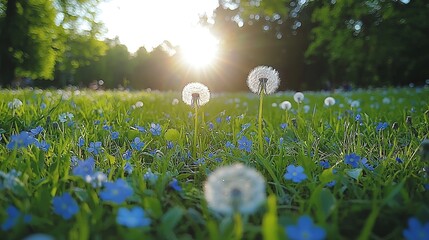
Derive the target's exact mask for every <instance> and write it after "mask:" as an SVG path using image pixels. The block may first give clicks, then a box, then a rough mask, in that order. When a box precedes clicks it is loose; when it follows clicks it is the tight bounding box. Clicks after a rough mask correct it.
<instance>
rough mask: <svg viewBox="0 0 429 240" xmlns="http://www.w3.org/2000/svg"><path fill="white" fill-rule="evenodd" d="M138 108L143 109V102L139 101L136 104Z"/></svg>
mask: <svg viewBox="0 0 429 240" xmlns="http://www.w3.org/2000/svg"><path fill="white" fill-rule="evenodd" d="M134 106H135V107H136V108H141V107H143V102H141V101H138V102H136V104H135V105H134Z"/></svg>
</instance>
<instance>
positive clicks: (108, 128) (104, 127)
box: [103, 125, 112, 131]
mask: <svg viewBox="0 0 429 240" xmlns="http://www.w3.org/2000/svg"><path fill="white" fill-rule="evenodd" d="M103 129H104V130H106V131H110V130H112V127H111V126H109V125H103Z"/></svg>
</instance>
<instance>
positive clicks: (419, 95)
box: [0, 88, 429, 239]
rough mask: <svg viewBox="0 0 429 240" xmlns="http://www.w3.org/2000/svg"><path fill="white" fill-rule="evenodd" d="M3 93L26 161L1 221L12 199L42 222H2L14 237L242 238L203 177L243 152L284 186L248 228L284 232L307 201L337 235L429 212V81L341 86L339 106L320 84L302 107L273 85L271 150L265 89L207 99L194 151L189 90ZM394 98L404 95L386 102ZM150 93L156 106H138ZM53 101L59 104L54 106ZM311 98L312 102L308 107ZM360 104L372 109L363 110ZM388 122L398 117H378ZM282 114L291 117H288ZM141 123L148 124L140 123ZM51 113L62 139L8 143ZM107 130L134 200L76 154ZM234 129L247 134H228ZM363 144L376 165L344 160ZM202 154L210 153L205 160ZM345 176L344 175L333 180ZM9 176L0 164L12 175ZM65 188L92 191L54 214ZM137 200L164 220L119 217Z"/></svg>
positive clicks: (11, 154)
mask: <svg viewBox="0 0 429 240" xmlns="http://www.w3.org/2000/svg"><path fill="white" fill-rule="evenodd" d="M0 96H1V100H0V101H1V102H0V110H1V111H0V132H1V136H2V140H1V141H0V171H2V172H3V173H5V174H6V173H9V172H10V171H11V170H12V169H15V170H16V171H19V172H21V175H20V176H19V177H18V178H16V179H14V181H15V183H16V185H15V187H14V188H12V189H10V188H4V185H3V187H0V206H1V207H0V223H4V222H5V221H6V219H7V218H8V214H7V213H6V207H7V206H9V205H13V206H15V207H16V208H18V209H19V210H20V211H21V212H23V213H26V214H30V215H32V220H31V222H29V223H23V222H19V223H17V224H16V225H15V226H14V227H13V228H12V229H10V230H7V231H2V230H0V236H2V237H1V238H2V239H21V238H23V237H25V236H28V235H30V234H32V233H46V234H49V235H51V236H53V237H55V239H229V238H232V237H234V236H235V234H236V233H235V232H234V231H237V229H234V226H233V222H234V220H233V218H232V217H222V216H220V215H219V214H217V213H215V212H213V211H211V210H210V209H208V208H207V203H206V202H205V200H204V192H203V184H204V181H205V180H206V179H207V176H208V175H209V174H210V172H212V171H214V170H215V169H216V168H217V167H219V166H223V165H229V164H232V163H237V162H241V163H243V164H245V165H248V166H251V167H253V168H255V169H257V170H258V171H259V172H261V173H262V174H263V176H264V177H265V179H266V181H267V195H269V196H270V197H269V199H268V201H267V204H265V205H264V206H261V208H260V209H259V210H258V211H257V212H256V213H255V214H252V215H250V216H243V218H242V219H241V221H242V223H243V229H242V231H243V238H244V239H262V238H263V237H264V236H265V237H266V239H272V238H274V237H278V239H284V238H285V237H286V234H285V232H284V228H285V227H286V226H288V225H291V224H295V223H296V219H297V218H298V217H299V216H302V215H304V214H307V215H309V216H311V217H312V219H313V220H314V222H315V223H316V224H317V225H318V226H321V227H322V228H324V229H325V231H326V233H327V239H357V238H360V239H401V238H402V231H403V230H404V229H406V228H407V220H408V218H410V217H417V218H418V219H420V221H421V222H428V221H429V217H428V216H429V205H428V201H429V191H428V190H426V189H425V184H428V183H429V179H428V178H427V177H425V173H424V171H423V170H422V169H423V168H424V167H425V166H428V165H429V163H428V162H423V161H421V159H420V157H419V146H420V143H421V142H422V140H424V139H427V138H428V132H429V119H428V118H429V116H428V110H429V102H428V98H427V96H429V88H419V89H382V90H370V91H355V92H347V93H335V94H332V97H334V98H335V99H336V101H337V103H336V104H335V105H334V106H332V107H329V108H328V107H325V106H323V100H324V99H325V97H327V96H329V94H328V93H316V92H314V93H310V92H307V93H305V101H304V103H303V104H301V106H300V109H299V111H290V112H288V113H287V114H286V113H285V112H284V111H283V110H281V109H280V108H279V107H274V106H272V104H273V103H277V104H280V103H281V102H282V101H284V100H289V101H290V102H292V104H293V109H295V110H297V107H298V106H297V104H296V103H295V102H293V93H292V92H287V93H279V94H276V95H268V96H265V97H264V112H263V118H264V121H263V124H264V126H263V131H264V133H263V134H264V136H266V137H268V138H269V139H270V142H269V143H268V142H264V148H263V149H262V151H261V150H259V148H258V144H259V143H258V134H257V132H258V119H257V116H258V104H259V101H258V100H259V99H258V96H257V95H254V94H250V93H240V94H218V95H216V94H215V95H214V96H213V97H212V99H211V100H210V102H209V103H208V104H206V105H205V106H203V107H201V108H200V109H199V113H198V114H199V116H200V118H199V129H198V134H199V138H198V147H197V148H196V149H197V152H196V158H195V159H194V158H193V156H192V155H190V154H189V153H191V152H192V148H193V131H194V130H193V129H194V121H193V118H192V116H190V114H192V112H193V109H192V108H190V107H189V106H187V105H185V104H184V103H183V102H180V103H179V104H178V105H173V104H172V101H173V99H174V98H177V99H181V96H180V94H179V93H175V92H169V93H158V92H151V93H148V92H131V93H129V92H117V91H107V92H94V91H80V92H79V91H74V90H63V91H30V90H18V91H6V90H2V91H0ZM14 98H17V99H20V100H21V101H22V102H23V106H22V107H20V108H18V109H15V110H12V109H9V107H8V103H9V102H11V101H12V100H13V99H14ZM385 98H388V99H389V100H390V103H386V101H387V100H384V102H383V99H385ZM349 100H358V101H359V102H360V107H359V108H351V107H350V104H349ZM137 101H142V102H143V103H144V106H143V107H141V108H133V107H132V106H133V105H134V104H135V103H136V102H137ZM42 103H44V104H46V108H44V109H42V108H41V107H40V106H41V104H42ZM305 105H308V106H309V107H310V110H309V111H308V112H305ZM67 112H69V113H72V114H73V115H74V117H73V122H74V124H73V125H72V126H70V125H69V124H68V123H67V122H66V123H61V122H59V115H60V114H62V113H67ZM357 113H359V114H360V115H361V122H359V121H356V120H355V116H356V114H357ZM229 116H230V117H231V118H230V122H227V121H226V118H227V117H229ZM217 118H220V119H221V122H220V123H218V122H217ZM407 118H408V119H409V120H408V121H407ZM410 119H411V123H410ZM95 121H100V123H99V124H95ZM379 122H387V123H388V124H389V127H388V128H386V129H384V130H382V131H376V126H377V124H378V123H379ZM151 123H159V124H160V125H161V127H162V133H161V135H160V136H153V135H152V134H151V133H150V132H149V131H148V130H149V128H150V124H151ZM209 123H213V126H214V127H213V129H211V128H210V127H209V126H210V124H209ZM248 123H249V124H250V126H249V127H248V128H247V129H245V130H242V126H243V125H244V124H248ZM282 123H287V124H288V126H287V127H286V128H285V129H282V128H281V127H280V125H281V124H282ZM104 125H107V126H110V127H112V131H117V132H118V133H119V138H118V139H115V140H112V139H111V136H110V132H109V131H108V130H105V129H103V126H104ZM136 125H138V126H143V127H145V128H146V130H147V132H146V133H142V132H139V131H138V130H137V129H136V127H135V126H136ZM392 125H395V126H396V127H395V128H392ZM37 126H42V127H43V128H44V131H43V132H42V133H41V134H40V135H38V136H37V138H38V139H39V140H45V141H46V142H48V143H49V144H50V148H49V150H48V151H47V152H44V151H42V150H40V149H38V148H37V147H36V146H34V145H31V146H29V147H26V148H21V149H18V150H10V149H8V148H7V147H6V145H7V144H8V143H9V141H10V139H11V135H13V134H17V133H19V132H21V131H30V130H31V129H33V128H35V127H37ZM168 129H176V130H177V131H178V132H179V135H178V136H175V137H174V147H173V148H171V149H169V148H167V141H166V139H165V136H164V133H165V132H166V131H167V130H168ZM240 134H241V135H244V136H246V137H247V138H249V139H251V140H252V141H253V148H252V152H251V153H247V152H245V151H242V150H240V149H238V148H237V147H238V143H237V140H238V139H239V137H240V136H241V135H240ZM80 137H82V138H83V139H84V140H85V144H84V146H83V147H78V145H77V142H78V139H79V138H80ZM135 137H139V138H140V139H141V140H142V141H143V142H144V143H145V146H144V148H143V150H142V151H138V152H137V151H134V152H133V155H132V157H131V159H130V160H129V162H130V163H131V164H132V166H133V172H132V173H131V174H128V173H127V172H126V171H124V165H125V163H126V161H125V160H124V159H123V157H122V154H123V153H124V152H125V151H126V150H128V149H130V148H131V147H130V143H131V142H132V141H133V139H134V138H135ZM280 138H283V143H282V144H280V143H279V141H280ZM96 141H100V142H102V147H103V150H104V152H103V153H101V154H99V155H96V156H94V158H95V160H96V170H98V171H101V172H104V173H106V174H107V176H108V179H109V181H115V180H116V179H119V178H123V179H125V180H126V181H127V182H128V183H129V185H130V186H131V187H132V188H133V190H134V194H133V195H132V197H130V198H128V199H127V201H126V202H125V203H122V204H119V205H118V204H114V203H111V202H105V201H103V200H102V199H100V196H99V193H100V192H101V191H102V188H93V187H92V186H91V185H90V184H88V183H86V182H85V181H84V180H83V179H82V178H80V177H78V176H74V175H73V174H72V172H71V159H72V156H76V157H78V158H79V159H86V158H88V157H89V156H91V154H90V153H89V152H88V151H87V147H88V145H89V143H90V142H96ZM227 141H230V142H231V143H233V144H234V145H235V148H234V149H228V148H226V146H225V144H226V142H227ZM155 150H157V151H155ZM350 153H356V154H358V155H359V156H361V157H365V158H367V159H368V161H369V163H370V164H371V165H372V166H374V168H375V169H374V170H373V171H370V170H368V169H367V168H365V167H359V168H358V169H357V170H356V169H352V167H351V166H350V165H347V164H345V163H344V157H345V155H347V154H350ZM397 157H399V158H400V159H402V160H403V163H402V164H401V163H398V162H397V161H396V160H395V159H396V158H397ZM202 158H204V162H203V163H201V164H194V162H196V161H197V160H198V159H200V160H201V159H202ZM321 160H327V161H329V163H330V165H331V168H330V169H327V170H324V169H323V168H322V167H321V166H320V165H319V161H321ZM200 162H202V161H200ZM290 164H294V165H300V166H303V167H304V169H305V173H306V175H307V177H308V178H307V179H306V180H304V181H303V182H301V183H293V182H292V181H288V180H285V179H284V177H283V175H284V174H285V172H286V167H287V166H288V165H290ZM149 168H150V169H151V170H152V172H154V173H157V174H158V175H159V177H158V180H157V181H156V183H155V184H151V183H149V182H147V181H145V180H144V178H143V176H144V174H145V173H146V172H147V170H148V169H149ZM333 168H335V171H334V172H335V173H333V171H332V169H333ZM173 178H176V179H177V180H178V181H179V185H180V186H181V187H182V188H183V191H181V192H178V191H175V190H173V189H172V188H171V187H169V182H170V181H171V180H172V179H173ZM332 180H335V181H336V184H335V186H333V187H327V186H326V183H328V182H331V181H332ZM3 181H5V179H4V178H2V177H1V176H0V186H2V185H1V183H2V182H3ZM65 192H68V193H70V194H71V195H72V197H73V198H74V199H75V200H76V201H77V203H78V205H79V212H78V213H77V214H76V215H74V216H73V217H72V218H71V219H70V220H64V219H63V218H61V216H59V215H56V214H54V212H53V207H52V199H53V197H55V196H59V195H61V194H63V193H65ZM132 206H141V207H142V208H143V209H144V210H145V212H146V213H147V216H148V217H149V218H150V219H151V221H152V223H151V225H150V226H149V227H142V228H126V227H123V226H120V225H119V224H117V222H116V214H117V211H118V209H119V208H120V207H128V208H131V207H132ZM276 224H277V226H276ZM276 229H277V230H276ZM271 230H274V231H276V233H274V234H273V233H272V232H270V231H271Z"/></svg>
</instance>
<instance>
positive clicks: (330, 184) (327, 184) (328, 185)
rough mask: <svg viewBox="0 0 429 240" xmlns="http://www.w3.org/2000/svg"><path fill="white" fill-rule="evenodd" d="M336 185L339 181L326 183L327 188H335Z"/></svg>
mask: <svg viewBox="0 0 429 240" xmlns="http://www.w3.org/2000/svg"><path fill="white" fill-rule="evenodd" d="M335 184H337V181H335V180H333V181H330V182H328V183H326V186H327V187H333V186H335Z"/></svg>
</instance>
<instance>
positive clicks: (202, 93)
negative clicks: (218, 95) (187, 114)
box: [182, 82, 210, 106]
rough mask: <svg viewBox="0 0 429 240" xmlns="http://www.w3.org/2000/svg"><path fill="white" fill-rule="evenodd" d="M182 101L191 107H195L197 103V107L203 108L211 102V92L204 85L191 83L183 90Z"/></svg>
mask: <svg viewBox="0 0 429 240" xmlns="http://www.w3.org/2000/svg"><path fill="white" fill-rule="evenodd" d="M182 100H183V102H185V103H186V104H188V105H190V106H193V105H194V104H195V103H196V104H197V106H202V105H204V104H206V103H208V102H209V100H210V91H209V89H208V88H207V86H206V85H204V84H202V83H197V82H193V83H189V84H188V85H186V86H185V87H184V88H183V91H182Z"/></svg>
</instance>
